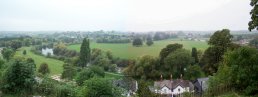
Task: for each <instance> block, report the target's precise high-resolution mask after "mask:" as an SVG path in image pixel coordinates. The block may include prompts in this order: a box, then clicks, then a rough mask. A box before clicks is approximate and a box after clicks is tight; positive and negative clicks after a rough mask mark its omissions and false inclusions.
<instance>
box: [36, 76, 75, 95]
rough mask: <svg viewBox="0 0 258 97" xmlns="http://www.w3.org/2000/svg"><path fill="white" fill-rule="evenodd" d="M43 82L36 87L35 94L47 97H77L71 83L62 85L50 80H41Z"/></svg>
mask: <svg viewBox="0 0 258 97" xmlns="http://www.w3.org/2000/svg"><path fill="white" fill-rule="evenodd" d="M40 79H41V80H42V81H41V82H40V83H38V85H37V86H35V92H36V93H37V94H39V95H42V96H46V97H76V91H75V90H76V88H75V86H74V85H70V84H69V83H60V82H58V81H56V80H53V79H49V78H40Z"/></svg>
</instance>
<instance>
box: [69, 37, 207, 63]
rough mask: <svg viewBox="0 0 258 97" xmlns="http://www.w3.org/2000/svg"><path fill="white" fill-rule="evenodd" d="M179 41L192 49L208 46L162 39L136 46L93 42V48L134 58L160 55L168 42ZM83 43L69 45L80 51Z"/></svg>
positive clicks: (203, 48)
mask: <svg viewBox="0 0 258 97" xmlns="http://www.w3.org/2000/svg"><path fill="white" fill-rule="evenodd" d="M173 43H179V44H183V47H184V48H185V49H188V50H191V49H192V47H196V48H197V49H198V50H205V49H206V48H207V47H208V44H207V43H206V42H201V41H190V40H182V41H181V40H179V39H173V40H172V39H170V40H161V41H154V44H153V45H152V46H147V45H145V43H144V45H143V46H141V47H134V46H132V44H131V43H126V44H111V43H110V44H109V43H96V42H91V43H90V47H91V48H99V49H101V50H104V51H111V52H112V53H113V55H114V56H115V57H120V58H124V59H133V58H137V57H140V56H143V55H151V56H158V55H159V52H160V50H161V49H162V48H164V47H166V46H167V45H168V44H173ZM80 46H81V44H75V45H70V46H68V48H69V49H72V50H76V51H79V50H80Z"/></svg>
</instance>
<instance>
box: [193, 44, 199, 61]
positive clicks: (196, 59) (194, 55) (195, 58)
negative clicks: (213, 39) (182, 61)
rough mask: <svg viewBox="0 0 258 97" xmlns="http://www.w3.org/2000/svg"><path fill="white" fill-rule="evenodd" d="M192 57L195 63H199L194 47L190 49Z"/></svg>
mask: <svg viewBox="0 0 258 97" xmlns="http://www.w3.org/2000/svg"><path fill="white" fill-rule="evenodd" d="M192 57H193V58H194V61H195V63H199V58H198V54H197V49H196V48H195V47H193V48H192Z"/></svg>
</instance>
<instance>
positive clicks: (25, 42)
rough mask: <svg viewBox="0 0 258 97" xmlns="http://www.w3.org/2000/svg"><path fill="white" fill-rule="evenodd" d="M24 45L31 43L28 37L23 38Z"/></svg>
mask: <svg viewBox="0 0 258 97" xmlns="http://www.w3.org/2000/svg"><path fill="white" fill-rule="evenodd" d="M24 45H25V46H27V47H29V46H30V45H31V40H30V39H28V38H27V39H25V40H24Z"/></svg>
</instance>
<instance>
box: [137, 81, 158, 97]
mask: <svg viewBox="0 0 258 97" xmlns="http://www.w3.org/2000/svg"><path fill="white" fill-rule="evenodd" d="M137 95H138V96H139V97H159V96H158V95H156V94H154V93H152V92H151V91H150V89H149V87H148V85H147V83H146V82H145V81H140V82H139V89H138V90H137Z"/></svg>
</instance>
